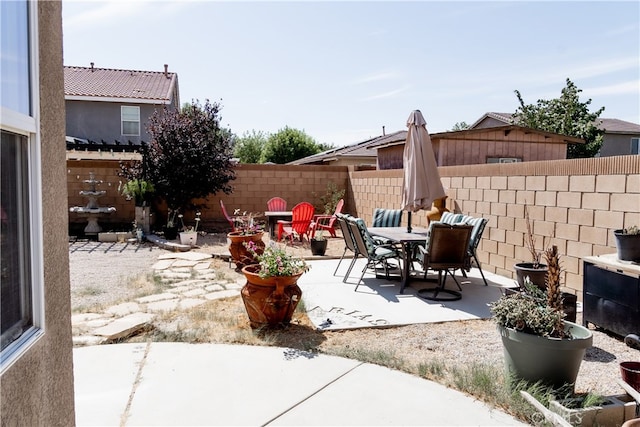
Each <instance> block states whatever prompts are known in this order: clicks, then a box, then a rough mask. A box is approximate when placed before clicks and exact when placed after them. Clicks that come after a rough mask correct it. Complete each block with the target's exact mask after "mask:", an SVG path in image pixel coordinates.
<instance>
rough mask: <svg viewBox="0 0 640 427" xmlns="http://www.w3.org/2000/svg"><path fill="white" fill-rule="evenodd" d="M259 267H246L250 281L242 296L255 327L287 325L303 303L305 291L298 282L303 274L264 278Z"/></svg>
mask: <svg viewBox="0 0 640 427" xmlns="http://www.w3.org/2000/svg"><path fill="white" fill-rule="evenodd" d="M259 269H260V266H259V265H257V264H254V265H248V266H246V267H244V268H243V269H242V273H243V274H244V276H245V277H246V278H247V283H246V284H245V285H244V287H243V288H242V291H241V295H242V301H243V302H244V307H245V309H246V310H247V315H248V316H249V321H250V324H251V327H252V328H261V327H270V328H281V327H284V326H286V325H288V324H289V323H290V322H291V317H292V316H293V312H294V311H295V310H296V307H297V306H298V303H299V302H300V296H301V295H302V290H301V289H300V287H299V286H298V285H297V282H298V279H299V278H300V276H301V275H302V273H300V274H297V275H295V276H270V277H265V278H262V277H260V276H259V275H258V274H257V272H258V271H259Z"/></svg>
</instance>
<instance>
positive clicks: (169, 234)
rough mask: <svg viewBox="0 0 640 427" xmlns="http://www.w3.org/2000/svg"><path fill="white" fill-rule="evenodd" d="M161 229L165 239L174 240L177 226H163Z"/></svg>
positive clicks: (176, 235) (176, 234)
mask: <svg viewBox="0 0 640 427" xmlns="http://www.w3.org/2000/svg"><path fill="white" fill-rule="evenodd" d="M163 231H164V238H165V239H166V240H175V239H177V238H178V227H164V228H163Z"/></svg>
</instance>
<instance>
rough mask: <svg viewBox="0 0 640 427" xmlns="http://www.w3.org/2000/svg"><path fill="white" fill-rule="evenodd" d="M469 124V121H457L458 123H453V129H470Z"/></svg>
mask: <svg viewBox="0 0 640 427" xmlns="http://www.w3.org/2000/svg"><path fill="white" fill-rule="evenodd" d="M469 127H470V126H469V124H467V122H456V124H454V125H453V128H451V130H452V131H458V130H465V129H469Z"/></svg>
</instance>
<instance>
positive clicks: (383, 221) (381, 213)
mask: <svg viewBox="0 0 640 427" xmlns="http://www.w3.org/2000/svg"><path fill="white" fill-rule="evenodd" d="M401 222H402V210H401V209H382V208H375V209H374V210H373V221H372V222H371V226H372V227H400V223H401Z"/></svg>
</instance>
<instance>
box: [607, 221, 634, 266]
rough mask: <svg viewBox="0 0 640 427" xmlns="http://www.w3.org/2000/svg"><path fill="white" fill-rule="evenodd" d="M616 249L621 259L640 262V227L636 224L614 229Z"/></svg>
mask: <svg viewBox="0 0 640 427" xmlns="http://www.w3.org/2000/svg"><path fill="white" fill-rule="evenodd" d="M613 235H614V236H615V238H616V249H617V252H618V259H619V260H620V261H631V262H640V228H638V226H637V225H634V226H632V227H629V228H622V229H620V230H614V232H613Z"/></svg>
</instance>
